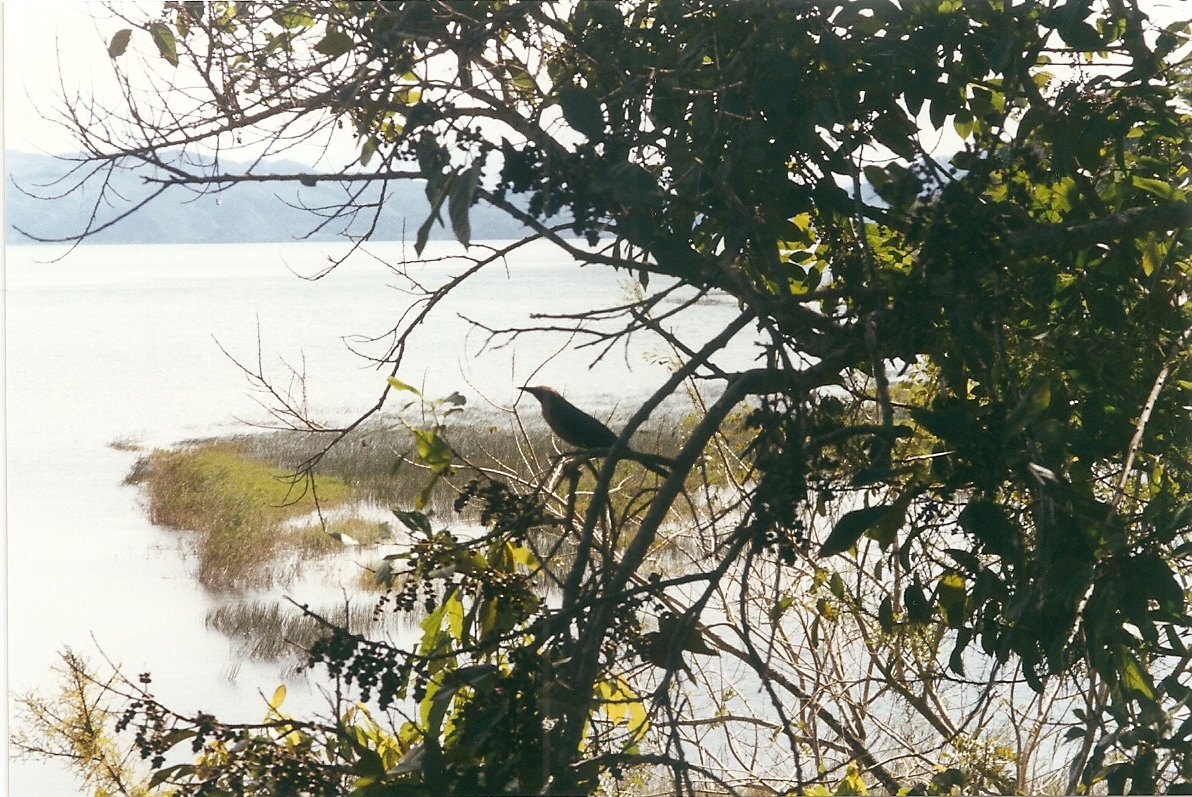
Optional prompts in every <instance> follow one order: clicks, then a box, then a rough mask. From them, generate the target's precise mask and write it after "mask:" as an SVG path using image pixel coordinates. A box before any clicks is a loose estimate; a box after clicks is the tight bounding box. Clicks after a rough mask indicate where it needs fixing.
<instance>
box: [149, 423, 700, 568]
mask: <svg viewBox="0 0 1192 797" xmlns="http://www.w3.org/2000/svg"><path fill="white" fill-rule="evenodd" d="M498 421H499V419H495V418H471V419H469V422H466V423H458V424H457V425H455V426H453V427H451V428H450V429H448V430H446V431H445V432H444V436H445V437H446V439H447V440H448V442H449V443H450V445H451V447H452V449H453V450H454V451H455V452H456V454H457V456H458V457H459V458H460V459H462V460H464V461H465V462H466V463H468V464H467V465H462V466H458V467H456V468H455V469H454V470H455V474H454V476H453V478H452V479H451V481H452V482H453V483H457V484H462V483H464V482H466V481H467V480H469V479H471V478H474V477H475V476H476V475H478V472H479V471H478V470H477V469H484V470H489V471H494V472H497V473H501V474H504V475H506V476H507V477H508V478H511V479H514V480H525V481H527V482H528V481H530V480H532V479H534V478H535V474H540V473H541V472H542V471H544V470H546V469H547V468H549V467H550V462H551V459H552V457H553V456H555V455H556V454H555V449H554V440H553V437H552V435H551V434H550V433H549V431H548V430H547V429H546V428H545V426H544V425H540V424H539V419H538V418H536V417H535V418H534V419H533V421H534V423H535V425H533V426H531V425H526V426H524V427H517V428H514V427H513V426H511V425H510V424H509V422H508V419H505V421H504V423H503V424H502V423H499V422H498ZM667 421H673V422H666V423H663V424H661V428H663V429H666V430H668V434H669V435H675V434H676V431H677V429H678V427H679V424H680V423H681V422H682V418H680V417H676V418H673V419H667ZM330 439H331V438H330V436H329V435H326V434H322V435H320V434H305V433H299V432H288V431H276V432H262V433H258V434H239V435H232V436H227V437H220V438H208V439H201V440H190V441H185V442H183V443H180V444H178V445H176V446H173V447H171V448H165V449H156V450H154V451H152V452H150V453H148V454H147V455H145V456H142V457H141V458H140V459H138V461H137V462H136V464H135V465H134V467H133V469H132V471H131V473H129V475H128V477H127V478H126V482H128V483H130V484H135V485H138V486H139V487H140V488H141V489H142V491H143V494H144V495H145V497H146V499H147V510H148V514H149V519H150V521H151V522H152V523H154V524H156V525H160V526H165V527H169V528H174V529H178V530H182V531H185V532H190V533H193V534H194V535H195V536H194V540H193V549H194V551H195V554H196V558H197V561H198V566H197V570H196V577H197V579H198V581H199V583H201V584H202V585H203V586H204V587H206V588H208V589H210V590H213V591H216V592H229V591H242V590H245V589H253V588H263V587H269V586H273V585H275V584H278V583H285V581H286V580H287V579H288V578H289V577H291V576H292V575H294V574H295V573H296V572H297V570H298V569H300V568H301V567H302V565H303V563H305V562H307V561H310V560H314V559H318V558H320V557H323V556H326V555H330V554H334V553H336V552H341V551H343V549H344V546H345V544H346V545H348V546H356V545H360V546H369V545H374V544H376V543H380V542H384V541H386V540H388V539H389V538H390V537H391V535H392V526H390V524H389V523H387V522H384V521H382V520H381V519H382V518H386V517H389V518H390V519H392V518H391V516H390V515H389V511H390V510H392V509H395V508H397V509H409V508H411V507H413V506H414V505H415V501H416V500H417V498H418V496H419V494H420V493H421V492H422V491H423V490H424V488H425V487H426V485H427V483H428V481H429V480H430V474H429V472H428V471H426V470H425V469H423V468H420V467H418V466H417V465H414V464H412V463H411V462H410V461H409V459H408V458H407V454H408V453H409V449H410V447H411V434H410V432H409V430H408V428H407V427H406V426H405V425H404V424H402V423H401V422H400V421H396V420H393V419H387V420H381V421H377V422H375V423H373V424H370V425H367V426H365V427H362V428H361V429H358V430H356V431H354V432H353V433H351V434H350V435H348V436H347V437H345V438H344V439H343V440H341V441H340V442H339V443H338V444H337V445H336V446H335V447H334V448H332V449H331V450H330V451H329V452H327V453H326V455H325V456H323V458H322V459H321V460H320V462H319V465H318V469H317V474H316V475H315V476H313V477H309V478H307V477H300V478H299V477H295V476H294V474H295V472H297V471H298V470H299V469H300V468H301V467H302V466H303V464H304V463H305V462H307V461H308V460H309V459H310V458H311V457H312V456H314V455H315V454H317V453H319V452H320V451H322V450H323V448H324V447H325V446H326V445H327V443H328V442H329V441H330ZM672 444H673V439H671V438H667V439H664V438H663V435H662V434H654V435H650V434H648V433H643V434H640V435H638V437H637V438H636V439H635V446H640V447H641V448H642V449H643V450H646V451H658V450H665V449H666V448H668V447H670V445H672ZM316 498H317V501H316ZM454 498H455V493H454V491H453V490H450V489H439V490H436V491H434V492H433V493H432V494H431V496H430V501H429V503H428V504H427V506H426V508H425V510H424V511H426V512H427V514H429V515H432V516H436V517H439V518H453V519H457V520H462V521H464V522H467V521H468V520H469V519H470V518H469V515H468V512H467V510H465V512H464V513H463V514H462V515H460V514H457V513H456V512H455V511H454V509H453V507H452V504H453V501H454ZM287 562H288V566H287Z"/></svg>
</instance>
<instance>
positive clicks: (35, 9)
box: [2, 0, 112, 153]
mask: <svg viewBox="0 0 1192 797" xmlns="http://www.w3.org/2000/svg"><path fill="white" fill-rule="evenodd" d="M2 8H3V12H4V146H5V148H6V149H17V150H24V151H26V152H50V153H61V152H65V151H69V150H72V149H77V147H74V146H72V143H71V140H70V138H69V137H68V136H66V135H65V134H64V133H63V132H61V131H60V130H58V129H57V126H56V125H53V124H50V123H49V122H46V121H45V120H43V119H41V118H40V116H41V113H40V112H42V111H44V112H45V113H47V114H52V112H53V109H54V108H55V107H56V105H57V97H58V96H59V95H60V94H61V87H60V84H59V68H58V64H59V54H61V64H62V77H63V81H64V82H63V84H62V85H65V86H66V87H67V88H68V89H70V90H73V91H85V92H88V91H90V90H92V89H94V88H98V87H100V86H103V85H104V84H105V80H104V79H105V78H107V77H108V76H109V75H110V74H111V70H112V67H111V64H110V61H109V59H108V55H107V44H106V42H105V40H104V36H105V35H110V33H105V34H101V32H100V29H99V28H97V26H98V25H101V24H102V23H101V22H99V21H96V20H92V19H91V14H96V15H101V14H103V12H104V9H103V6H102V5H100V4H99V3H91V2H70V3H67V2H53V1H51V2H46V0H4V2H3V5H2ZM110 24H111V23H109V25H110Z"/></svg>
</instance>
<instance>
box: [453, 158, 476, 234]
mask: <svg viewBox="0 0 1192 797" xmlns="http://www.w3.org/2000/svg"><path fill="white" fill-rule="evenodd" d="M479 182H480V164H479V163H474V164H472V167H471V168H469V169H468V170H467V171H466V172H464V173H463V174H461V175H459V176H458V177H457V178H456V179H455V180H453V181H452V182H451V190H450V191H449V192H448V199H447V215H448V217H450V219H451V231H452V232H453V233H455V240H457V241H459V242H460V243H461V244H463V245H464V247H465V248H466V247H467V246H468V245H469V243H470V239H471V237H472V226H471V224H470V223H469V221H468V209H469V208H471V207H472V203H473V201H474V200H475V197H476V186H477V184H479Z"/></svg>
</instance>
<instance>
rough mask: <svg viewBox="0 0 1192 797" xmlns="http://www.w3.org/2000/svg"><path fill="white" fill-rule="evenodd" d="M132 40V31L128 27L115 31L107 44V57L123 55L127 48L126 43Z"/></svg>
mask: <svg viewBox="0 0 1192 797" xmlns="http://www.w3.org/2000/svg"><path fill="white" fill-rule="evenodd" d="M131 40H132V31H131V30H129V29H128V28H125V29H124V30H118V31H116V35H115V36H113V37H112V41H111V43H110V44H109V45H108V57H109V58H119V57H120V56H122V55H124V52H125V51H126V50H127V49H128V43H129V42H130V41H131Z"/></svg>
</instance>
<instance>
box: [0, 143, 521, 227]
mask: <svg viewBox="0 0 1192 797" xmlns="http://www.w3.org/2000/svg"><path fill="white" fill-rule="evenodd" d="M4 156H5V163H4V177H5V180H4V195H5V220H4V221H5V224H4V230H5V239H6V240H7V242H8V243H9V244H22V243H25V244H28V243H37V241H35V240H33V238H30V237H29V236H33V237H34V238H42V239H56V238H68V237H70V236H73V235H77V234H79V233H80V232H82V231H83V230H84V229H86V227H87V221H88V218H89V217H90V216H91V214H92V213H93V212H96V213H97V218H96V222H97V224H98V225H102V224H105V223H107V222H109V221H111V220H113V219H115V218H117V217H118V216H119V215H120V214H121V213H123V212H126V211H127V210H129V209H131V208H132V207H135V205H136V204H137V203H138V202H139V201H141V200H142V199H144V198H145V197H147V196H149V194H150V193H152V191H153V190H154V187H153V186H151V185H148V184H146V183H145V182H144V180H143V179H142V175H143V174H147V172H146V171H143V170H132V169H130V170H123V171H116V172H115V173H113V175H112V177H111V179H110V182H109V191H111V192H113V194H114V195H118V196H119V197H120V199H119V202H120V204H118V205H114V204H107V203H105V204H103V205H102V206H101V207H100V208H98V210H97V211H96V210H95V208H94V205H95V197H96V196H97V195H98V194H97V192H98V182H99V180H93V181H90V182H89V183H88V185H86V186H85V187H84V188H82V189H80V190H77V191H74V192H72V193H69V194H67V195H65V196H57V195H59V194H61V193H62V192H63V191H64V190H66V189H67V188H69V187H70V185H72V184H73V181H72V180H70V178H67V180H66V182H62V178H63V176H64V175H67V174H68V173H69V172H70V170H71V168H73V167H75V166H76V165H77V164H75V163H71V162H69V161H66V160H63V159H62V158H57V157H54V156H51V155H40V154H33V153H28V152H19V151H15V150H7V151H5V153H4ZM222 168H223V170H224V171H226V172H230V173H244V172H247V171H248V169H249V164H248V163H238V162H233V161H228V160H223V161H222ZM310 171H312V170H311V169H310V167H308V166H303V165H302V164H300V163H297V162H295V161H291V160H276V161H267V162H263V163H261V164H257V165H256V166H255V167H254V168H253V172H254V173H255V174H292V173H302V172H310ZM379 196H380V193H379V186H372V187H370V188H368V189H366V190H365V192H364V196H363V197H362V199H361V201H364V202H368V201H374V202H375V201H376V200H377V198H378V197H379ZM43 197H55V198H43ZM346 198H347V194H346V193H345V190H344V187H343V185H342V184H340V183H336V182H334V181H320V182H318V183H317V184H315V185H313V186H310V185H302V184H300V183H297V182H250V183H240V184H237V185H234V186H231V187H228V188H224V189H223V190H218V189H216V188H209V189H207V190H206V191H205V192H197V191H194V190H189V189H187V188H185V187H181V186H180V187H177V188H171V189H170V190H168V191H166V192H165V193H164V194H163V195H162V196H160V197H157V198H156V199H154V200H153V201H152V202H150V203H149V204H148V205H146V206H145V207H143V208H141V209H139V210H138V211H136V213H134V214H133V215H132V216H130V217H129V218H127V219H123V220H122V221H119V222H117V223H115V224H114V225H112V226H111V227H108V228H106V229H103V230H101V231H99V232H97V233H94V234H93V235H92V236H90V237H88V239H87V242H89V243H106V244H148V243H267V242H283V241H295V240H311V241H331V240H338V239H341V235H342V233H343V232H344V229H345V226H346V227H347V229H348V230H349V231H350V232H352V233H355V234H357V235H359V234H363V233H364V232H365V231H366V230H367V229H368V226H369V224H371V222H372V216H373V210H372V209H367V208H366V209H365V210H363V211H362V212H361V213H360V214H359V215H358V216H357V217H356V219H355V220H354V221H352V222H351V223H350V224H349V223H348V221H347V220H346V219H337V220H335V221H332V222H330V223H327V224H324V225H323V226H322V228H321V229H320V224H322V223H323V221H324V219H323V218H321V217H320V216H319V215H317V214H316V213H314V212H311V210H309V209H318V208H333V207H336V206H338V205H339V204H342V203H343V202H344V201H345V199H346ZM429 212H430V205H429V203H428V202H427V200H426V193H425V190H424V188H423V183H422V182H421V181H409V182H402V183H397V182H394V183H391V184H390V186H389V192H388V194H387V196H386V197H385V202H384V207H383V208H382V210H381V213H380V217H379V218H378V220H377V225H376V231H375V233H374V234H373V238H374V240H402V239H403V238H404V239H406V240H409V241H413V240H414V238H415V237H416V235H417V231H418V228H419V226H421V224H422V222H423V221H425V219H426V216H427V214H428V213H429ZM442 215H443V218H444V220H446V215H447V214H446V209H445V208H444V210H443V214H442ZM470 220H471V227H472V238H473V240H478V241H479V240H485V239H508V238H516V237H520V236H521V235H522V234H524V231H525V230H524V228H523V227H522V226H521V225H520V224H518V223H517V222H516V221H514V220H512V219H510V218H509V217H508V216H507V215H505V214H504V213H502V212H501V211H497V210H494V209H492V208H489V207H486V206H483V205H475V206H473V207H472V210H471V214H470ZM22 232H23V233H25V234H22ZM430 237H431V238H432V239H443V238H452V237H453V236H452V232H451V229H450V227H449V226H448V227H443V226H441V225H439V224H437V223H436V224H435V225H434V227H433V228H432V231H431V236H430Z"/></svg>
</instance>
